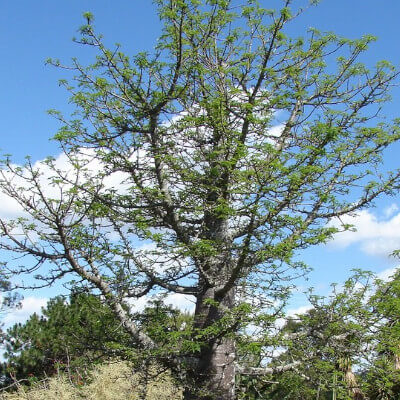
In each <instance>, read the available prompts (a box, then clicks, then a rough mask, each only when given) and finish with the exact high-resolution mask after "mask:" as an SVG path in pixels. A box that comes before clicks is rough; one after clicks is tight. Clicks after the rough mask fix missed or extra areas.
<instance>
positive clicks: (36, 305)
mask: <svg viewBox="0 0 400 400" xmlns="http://www.w3.org/2000/svg"><path fill="white" fill-rule="evenodd" d="M48 301H49V299H48V298H45V297H33V296H31V297H27V298H25V299H23V300H22V302H21V307H20V308H17V309H14V310H11V311H9V312H7V313H6V314H5V316H4V318H3V319H2V322H3V323H4V326H5V328H8V327H10V326H13V325H14V324H17V323H24V322H25V321H27V320H28V319H29V317H30V316H31V315H32V314H33V313H36V314H39V315H40V314H41V313H42V307H46V305H47V302H48Z"/></svg>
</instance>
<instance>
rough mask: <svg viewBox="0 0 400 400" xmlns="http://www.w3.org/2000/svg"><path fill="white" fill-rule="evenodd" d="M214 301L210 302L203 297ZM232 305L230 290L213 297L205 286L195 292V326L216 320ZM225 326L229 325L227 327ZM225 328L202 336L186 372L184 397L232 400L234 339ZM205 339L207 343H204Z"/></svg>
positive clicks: (208, 324)
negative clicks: (211, 335)
mask: <svg viewBox="0 0 400 400" xmlns="http://www.w3.org/2000/svg"><path fill="white" fill-rule="evenodd" d="M207 299H208V300H212V301H218V305H210V304H208V303H207V301H206V302H205V300H207ZM233 306H234V292H233V291H230V292H228V293H227V294H226V295H225V296H224V298H222V299H215V296H214V290H213V289H212V288H209V289H207V290H205V291H204V293H203V295H201V296H199V298H198V300H197V305H196V311H195V326H196V328H199V329H200V330H202V329H205V328H207V327H209V326H211V325H212V324H214V323H218V321H220V320H221V318H222V317H223V315H224V311H227V310H231V309H232V307H233ZM224 328H225V327H224ZM227 329H228V330H229V327H228V328H227ZM226 333H227V332H226V331H224V332H221V334H220V336H219V335H218V334H217V335H216V337H215V338H213V339H212V340H211V341H209V342H208V341H207V340H205V341H204V342H205V343H206V344H204V346H203V347H202V349H201V351H200V354H199V357H198V359H197V363H196V365H195V367H194V368H193V369H192V370H191V371H190V372H189V373H188V383H187V387H186V388H185V392H184V399H185V400H195V399H196V400H200V399H201V400H234V399H235V398H236V395H235V357H236V354H235V341H234V340H233V339H232V338H229V335H228V337H227V336H226ZM207 342H208V343H207Z"/></svg>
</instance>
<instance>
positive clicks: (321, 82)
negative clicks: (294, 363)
mask: <svg viewBox="0 0 400 400" xmlns="http://www.w3.org/2000/svg"><path fill="white" fill-rule="evenodd" d="M155 3H156V5H157V6H158V13H159V17H160V20H161V23H162V27H163V28H162V34H161V37H160V38H159V40H158V41H157V44H156V45H155V47H154V51H152V52H146V51H143V52H140V53H138V54H136V55H134V56H133V57H128V56H127V55H125V54H124V53H123V52H122V51H121V48H120V46H119V45H116V46H115V48H112V49H110V48H107V47H106V45H105V44H104V42H103V40H102V37H101V35H99V34H97V33H96V31H95V29H94V27H93V25H92V20H93V18H92V16H91V15H90V14H88V13H86V14H85V15H84V16H85V18H86V21H85V22H86V24H85V25H84V26H82V27H81V29H80V34H81V36H80V38H79V39H77V40H76V41H77V42H78V43H80V44H82V45H84V46H89V47H93V48H95V49H96V50H97V57H96V58H95V59H94V60H93V61H92V63H91V64H89V65H87V66H85V65H82V64H81V63H80V62H79V61H78V60H76V59H73V60H72V62H71V66H69V67H68V68H69V69H72V70H73V71H74V72H75V74H74V78H73V79H72V81H71V82H69V81H66V80H63V81H61V82H60V83H61V85H62V86H64V87H65V88H66V89H67V90H68V91H69V92H70V93H71V103H72V104H74V105H75V107H76V111H75V112H74V114H73V115H72V116H70V117H64V116H63V115H62V114H61V113H57V112H52V114H53V115H55V117H56V118H58V119H59V120H60V122H61V124H62V126H61V128H60V130H59V132H58V133H57V135H56V136H55V139H56V140H58V141H59V143H60V147H61V148H62V149H63V152H64V154H65V159H66V160H68V166H67V170H62V168H60V166H59V165H58V163H57V160H54V159H51V158H49V159H47V160H45V161H43V162H42V163H33V162H32V161H31V160H29V159H28V160H27V162H26V165H25V166H23V167H18V166H15V164H14V163H12V161H11V160H10V158H9V157H6V158H5V159H4V160H3V162H2V163H1V164H0V168H1V169H0V188H1V190H2V191H3V192H4V193H5V194H7V195H8V196H10V197H12V198H14V199H15V200H17V201H18V202H19V204H21V205H22V207H23V209H24V211H25V214H26V217H24V218H20V219H17V220H15V221H1V222H2V223H1V225H0V226H1V228H0V229H1V230H0V249H1V250H6V251H7V252H8V253H12V254H14V255H15V256H16V259H15V260H11V261H10V256H9V255H7V259H8V268H9V269H10V270H12V271H13V272H14V273H20V274H23V273H27V272H29V270H28V269H25V268H21V265H23V262H21V256H22V257H23V256H27V257H30V258H29V262H31V260H32V257H33V258H35V259H36V261H37V266H36V268H37V269H38V270H39V269H40V270H41V272H38V274H37V276H36V279H37V281H38V285H51V284H53V283H54V281H55V280H57V279H62V278H65V276H66V275H69V276H71V280H72V286H74V282H77V281H80V282H82V281H83V282H84V285H86V286H87V287H89V288H90V289H93V290H94V291H96V293H98V292H99V291H100V292H101V294H102V295H103V297H104V299H105V301H106V302H107V304H108V306H109V307H110V309H111V310H112V312H113V313H114V315H115V316H116V317H117V318H118V319H119V321H120V322H121V325H122V326H123V328H124V330H125V332H126V333H127V334H128V335H129V336H130V338H131V343H132V344H135V345H137V346H138V347H139V348H140V350H141V353H142V354H143V355H146V356H147V357H149V358H150V357H156V358H157V359H158V360H159V361H160V362H163V363H165V366H166V367H171V365H172V367H173V371H174V373H176V375H177V376H178V377H180V378H182V377H183V378H182V380H185V379H186V385H187V386H186V389H187V390H188V391H190V390H192V391H193V390H194V389H193V388H194V387H195V388H196V390H198V391H197V392H196V393H195V394H194V393H192V397H190V396H191V395H190V393H189V392H188V393H189V394H187V396H188V397H189V398H193V397H196V396H197V397H198V398H206V399H208V398H209V397H210V395H209V393H210V392H212V393H213V395H216V396H217V397H218V396H220V397H221V398H227V397H229V396H231V395H230V394H229V393H232V388H231V387H228V386H229V385H232V384H233V383H232V382H233V381H234V376H233V375H234V368H233V367H232V366H233V365H234V361H235V360H234V359H235V339H237V337H238V336H239V337H240V336H242V335H243V336H244V337H246V335H245V332H246V326H251V327H253V326H256V327H257V328H259V329H260V328H262V329H263V328H267V330H266V332H265V334H264V335H263V336H262V337H261V339H260V342H261V346H259V347H258V348H257V351H259V352H260V354H259V356H260V358H262V354H261V353H262V352H261V350H260V347H264V348H265V347H267V346H268V345H269V344H270V343H271V340H272V343H273V344H274V345H275V344H276V343H277V342H278V338H273V339H271V338H270V336H271V335H269V334H270V331H271V330H272V329H273V327H272V321H273V320H274V319H276V318H275V317H276V316H277V315H279V314H281V311H282V309H283V307H284V306H285V302H286V301H287V296H288V294H289V292H290V289H291V288H292V284H291V283H290V281H291V280H292V279H293V278H294V277H296V276H298V275H301V274H304V273H305V272H306V271H307V268H306V267H305V266H304V264H302V263H300V262H297V261H296V260H297V259H298V254H299V252H300V251H301V250H302V249H305V248H307V247H310V246H314V245H318V244H320V243H325V242H326V241H328V240H329V239H330V238H331V237H332V235H333V234H334V233H335V232H336V231H337V229H336V228H332V227H331V226H330V225H329V224H328V223H329V222H330V221H331V220H332V218H339V219H340V217H341V216H343V215H346V214H349V213H351V212H355V211H357V210H359V209H362V208H363V207H367V206H369V205H370V204H371V203H372V202H373V201H374V200H375V199H376V198H377V197H378V196H379V195H381V194H393V193H395V192H396V191H397V190H398V188H399V187H400V171H399V170H394V171H388V169H387V168H386V165H385V163H384V157H383V154H384V152H385V150H386V149H387V148H390V147H391V146H392V145H393V144H394V143H396V142H398V141H399V139H400V120H399V119H395V120H394V121H393V122H388V121H385V118H384V117H383V115H382V113H381V110H383V109H384V105H385V102H387V101H389V100H390V97H389V92H390V89H391V87H392V86H393V84H394V83H395V81H396V80H397V77H398V71H397V70H396V69H395V68H394V67H393V66H392V65H391V64H390V63H388V62H386V61H385V62H379V63H377V64H376V66H375V67H373V68H371V67H370V66H367V65H364V64H362V63H361V62H360V59H361V58H362V57H363V53H364V52H365V51H366V50H367V48H368V45H369V44H370V43H371V42H373V41H374V40H375V39H374V37H372V36H364V37H362V38H360V39H356V40H349V39H345V38H341V37H339V36H337V35H335V34H334V33H330V32H328V33H323V32H319V31H318V30H316V29H310V30H308V31H305V32H303V35H302V36H301V37H289V36H288V32H289V30H288V29H287V26H288V24H290V23H291V21H292V20H293V19H294V18H296V16H297V15H299V14H301V12H302V11H303V8H302V6H305V5H307V4H309V3H311V4H314V3H316V1H310V2H309V1H306V0H304V1H298V2H291V1H285V2H282V3H281V2H280V4H281V7H278V8H277V9H276V10H270V9H265V8H263V7H262V5H261V2H258V1H254V0H248V1H245V2H244V3H240V2H235V1H233V0H156V1H155ZM49 63H50V64H53V65H54V66H56V67H61V68H62V67H63V65H62V64H61V63H60V62H59V61H57V60H54V61H52V60H49ZM277 115H279V122H278V120H277ZM377 171H381V172H379V173H377ZM47 186H50V187H51V191H48V190H46V187H47ZM343 228H344V229H349V228H350V227H349V226H348V225H345V226H343ZM15 232H21V234H20V233H18V234H15ZM33 238H34V239H33ZM8 253H7V254H8ZM364 278H365V277H363V276H361V275H360V276H359V278H357V280H358V281H359V280H361V281H362V280H363V279H364ZM362 287H364V286H362ZM162 293H174V294H178V295H189V296H192V299H193V300H194V302H195V303H196V307H195V315H194V318H193V319H194V320H193V322H190V324H188V325H187V326H188V327H189V328H185V327H183V323H182V322H179V321H178V322H177V323H175V322H173V320H174V318H176V317H177V316H176V315H174V312H173V311H172V310H170V309H168V308H165V307H160V305H157V304H154V310H152V311H148V316H151V318H153V319H154V321H155V322H154V324H153V323H152V324H149V323H148V321H147V320H146V318H144V317H143V316H141V315H138V314H135V313H131V312H129V308H128V307H127V303H126V301H127V299H130V300H131V301H133V302H136V301H139V300H140V299H141V298H144V297H145V296H148V295H153V294H158V295H160V294H162ZM350 293H352V295H353V297H350V296H349V294H350ZM364 295H365V290H364V291H362V290H361V291H360V290H359V289H358V288H357V287H356V286H355V283H354V282H348V283H347V284H346V285H345V288H344V291H343V293H335V296H334V300H332V302H326V303H324V304H322V303H321V304H320V303H319V302H318V301H317V299H315V298H314V301H313V305H314V311H312V312H310V313H309V314H307V315H306V316H304V317H302V318H301V319H300V321H299V323H300V326H299V327H298V328H296V329H299V330H303V332H306V330H307V329H314V330H315V331H317V332H319V335H314V336H306V337H305V338H303V340H302V342H294V341H293V345H291V343H292V342H291V341H290V340H289V341H288V343H287V346H288V348H289V353H290V354H292V355H293V357H294V359H296V358H300V359H302V360H303V359H304V357H305V354H307V353H310V354H311V355H312V358H311V359H312V360H313V362H314V363H315V366H318V368H320V369H321V370H322V371H323V373H322V375H321V377H322V378H323V380H324V383H323V384H324V385H325V384H326V385H328V384H327V383H326V382H328V381H329V379H331V378H332V374H333V371H334V372H335V374H333V375H334V377H335V379H338V381H340V379H341V377H340V376H339V375H337V374H340V373H342V375H344V378H345V377H346V376H347V375H346V373H345V372H344V367H343V365H345V364H346V365H347V364H348V363H349V362H350V361H352V362H353V356H354V355H356V354H357V352H358V351H359V348H360V347H359V346H360V343H362V341H361V339H362V338H363V337H364V334H365V335H366V336H365V337H368V335H367V334H366V332H365V328H364V327H363V323H362V322H363V320H364V319H367V317H368V316H369V315H370V310H369V309H368V308H366V307H364V305H363V303H362V299H363V296H364ZM242 303H243V304H242ZM250 303H251V304H250ZM249 304H250V305H251V306H249ZM60 307H61V306H60ZM357 310H358V311H357ZM327 313H328V315H331V316H332V317H331V318H325V319H323V316H324V315H326V314H327ZM329 313H331V314H329ZM31 323H32V326H35V327H38V328H39V327H41V326H42V324H44V322H43V321H42V320H41V319H40V318H36V320H32V322H31ZM268 324H269V325H268ZM307 327H308V328H307ZM146 330H147V331H146ZM95 332H97V331H95ZM346 332H350V333H351V335H350V336H349V335H348V334H347V333H346ZM98 333H99V332H98ZM345 333H346V335H345ZM341 335H345V336H346V340H347V341H346V346H344V345H343V343H342V342H340V341H339V342H340V343H339V344H338V343H337V342H335V341H333V342H332V343H331V341H330V339H331V338H332V337H341ZM368 338H370V337H368ZM328 339H329V340H328ZM241 340H242V338H241V339H240V340H236V342H240V341H241ZM368 340H369V339H368ZM360 341H361V342H360ZM242 342H244V340H242ZM294 343H296V346H295V345H294ZM255 347H257V346H255ZM316 349H318V351H317V350H316ZM133 352H134V351H132V353H133ZM289 353H286V354H285V356H284V355H282V357H280V358H278V359H277V360H276V362H278V361H281V362H287V361H288V360H290V359H291V358H290V357H289V355H288V354H289ZM224 357H225V359H224V360H221V358H224ZM285 357H286V358H285ZM33 358H34V357H33ZM188 360H189V361H190V362H189V361H188ZM320 363H321V364H320ZM336 364H337V365H341V366H342V367H333V366H334V365H336ZM272 365H273V366H275V362H272ZM317 370H318V371H319V369H317ZM317 370H313V371H311V372H310V373H309V375H310V376H311V377H312V379H313V381H312V382H313V383H312V384H313V385H314V386H313V387H315V385H316V382H315V379H314V378H315V377H317V376H318V373H317ZM342 370H343V371H342ZM302 372H303V373H304V374H305V375H306V376H307V374H308V371H307V370H306V367H304V366H303V371H302ZM336 373H337V374H336ZM229 374H230V378H227V376H228V375H229ZM328 378H329V379H328ZM344 378H343V379H344ZM218 379H224V382H225V383H226V382H230V383H226V385H225V387H224V388H222V389H221V388H220V386H219V384H218V383H217V380H218ZM310 379H311V378H310ZM325 381H326V382H325ZM335 382H336V381H335ZM326 387H328V386H326ZM220 389H221V390H222V392H223V393H222V394H221V395H219V394H215V393H214V392H215V391H216V390H220ZM335 390H336V389H335ZM338 390H339V389H338ZM205 393H208V394H205ZM304 393H306V392H304ZM304 395H306V394H304Z"/></svg>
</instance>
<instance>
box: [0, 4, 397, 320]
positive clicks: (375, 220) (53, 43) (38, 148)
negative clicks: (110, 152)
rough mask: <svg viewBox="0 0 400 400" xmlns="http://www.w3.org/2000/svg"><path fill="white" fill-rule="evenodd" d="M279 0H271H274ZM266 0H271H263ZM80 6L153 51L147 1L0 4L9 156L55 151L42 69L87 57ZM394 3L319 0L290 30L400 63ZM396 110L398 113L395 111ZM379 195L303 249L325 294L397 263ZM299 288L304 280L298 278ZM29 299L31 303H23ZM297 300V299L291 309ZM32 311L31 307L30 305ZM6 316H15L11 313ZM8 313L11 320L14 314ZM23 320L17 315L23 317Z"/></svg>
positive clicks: (53, 85) (154, 23)
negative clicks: (358, 41) (51, 62)
mask: <svg viewBox="0 0 400 400" xmlns="http://www.w3.org/2000/svg"><path fill="white" fill-rule="evenodd" d="M272 2H273V3H275V4H276V3H277V0H273V1H272ZM265 3H266V4H267V5H269V4H271V1H270V0H268V1H267V0H265ZM84 11H91V12H92V13H93V14H94V15H95V26H96V28H97V30H98V31H99V32H102V33H103V34H104V36H105V40H106V42H107V43H110V44H112V43H115V42H119V43H121V44H122V46H123V50H124V51H125V52H126V53H127V54H134V53H135V52H137V51H140V50H151V48H152V46H153V45H154V43H155V40H156V38H157V36H158V33H159V31H160V26H159V22H158V18H157V16H156V14H155V12H154V11H155V8H154V6H153V5H152V4H151V1H150V0H129V1H127V0H124V1H114V2H111V1H109V0H58V1H54V0H39V1H36V2H33V1H31V0H14V1H2V2H0V51H1V54H2V57H1V61H0V76H1V90H0V121H1V125H0V127H1V134H0V138H1V140H0V149H1V150H2V152H6V153H11V154H13V156H14V160H15V161H16V162H18V163H20V162H22V161H23V158H24V156H25V155H28V154H29V155H31V156H32V158H33V160H40V159H43V158H44V157H45V156H47V155H54V156H56V155H57V154H58V153H59V151H58V149H57V147H56V143H54V142H51V141H49V138H50V137H51V136H53V135H54V134H55V133H56V131H57V128H58V122H57V121H55V120H54V119H52V118H51V117H49V116H48V115H47V114H46V110H48V109H50V108H55V109H59V110H61V111H64V112H68V111H70V110H71V108H70V106H69V104H68V94H67V93H66V92H65V91H64V90H63V89H61V88H59V87H58V79H61V78H65V74H64V73H63V71H61V70H57V69H54V68H52V67H49V66H45V63H44V62H45V60H46V59H47V58H48V57H54V58H59V59H61V60H62V61H65V62H68V60H70V59H71V58H72V57H78V58H79V59H80V60H83V62H84V61H85V60H89V59H90V58H88V55H87V53H86V51H84V49H82V48H81V47H80V46H78V45H76V44H74V43H72V41H71V38H72V37H73V36H74V35H76V31H77V29H78V27H79V26H80V25H81V24H82V23H83V19H82V17H81V15H82V13H83V12H84ZM399 15H400V2H399V1H398V0H384V1H382V2H380V3H377V2H376V0H351V1H348V0H323V1H322V2H321V4H320V6H318V7H315V8H312V9H310V10H309V11H308V12H307V13H306V14H305V15H304V16H302V17H301V19H299V21H298V22H296V24H294V25H293V27H292V28H291V31H292V33H294V34H298V35H302V34H303V33H304V29H305V28H308V27H311V26H312V27H316V28H318V29H320V30H323V31H335V32H336V33H338V34H340V35H343V36H346V37H351V38H356V37H359V36H361V35H363V34H367V33H371V34H374V35H376V36H378V38H379V41H378V42H377V43H374V44H373V45H371V48H370V51H369V53H368V56H366V57H365V61H366V62H367V63H368V64H371V65H373V64H374V63H375V62H376V61H378V60H380V59H387V60H389V61H392V62H393V63H394V64H395V65H398V66H400V24H399V21H398V16H399ZM398 104H399V93H394V98H393V101H392V103H391V104H390V105H389V106H388V108H387V110H386V113H387V115H388V117H390V118H391V117H394V116H396V115H399V116H400V110H399V107H398ZM396 113H397V114H396ZM387 162H388V164H389V165H392V166H394V167H396V164H397V162H398V157H397V155H396V152H391V153H390V154H388V159H387ZM398 200H399V199H398V198H385V199H382V200H380V201H379V202H378V203H377V207H376V208H374V209H370V210H368V211H366V212H364V213H363V214H361V216H360V217H359V218H358V219H356V220H355V221H354V222H355V223H356V224H358V225H359V227H360V230H359V232H358V233H356V234H354V235H353V236H351V237H350V236H342V237H341V238H338V239H337V240H336V241H335V242H334V243H331V244H329V245H327V246H320V247H318V248H317V249H312V250H307V251H306V252H304V253H303V254H302V255H301V257H302V258H303V259H304V260H305V261H306V262H308V263H309V264H310V265H312V266H313V267H314V272H313V273H312V274H311V275H310V282H309V284H311V285H313V286H315V287H316V288H317V289H318V290H320V291H321V292H327V291H328V287H329V283H330V282H333V281H335V282H341V281H343V280H344V279H345V277H346V276H348V274H349V271H350V269H351V268H365V269H372V270H374V271H376V272H379V273H382V272H383V271H387V270H390V269H391V268H393V267H395V265H396V263H397V262H396V260H393V259H390V258H388V257H387V254H388V253H389V251H390V250H391V249H392V250H393V249H394V248H396V243H398V247H399V248H400V214H399V213H400V211H399V210H398V209H397V206H399V208H400V202H399V201H398ZM301 285H302V287H303V283H301ZM55 293H56V292H55V291H54V290H53V291H44V292H38V293H34V294H33V293H27V296H28V297H29V298H30V299H31V300H29V302H26V303H27V306H26V308H25V310H22V311H20V315H22V314H23V315H24V316H26V315H27V314H28V313H29V312H31V311H32V310H34V309H35V307H36V306H35V304H36V305H38V306H39V305H43V301H42V300H38V301H37V302H36V303H35V298H37V299H40V298H45V297H49V296H51V295H53V294H55ZM28 303H29V304H28ZM301 305H303V298H302V296H300V295H297V297H296V296H295V298H294V300H293V307H298V306H301ZM36 308H37V307H36ZM10 318H11V321H15V320H16V318H17V314H15V316H14V317H12V316H10ZM12 318H14V319H12ZM21 318H22V317H21Z"/></svg>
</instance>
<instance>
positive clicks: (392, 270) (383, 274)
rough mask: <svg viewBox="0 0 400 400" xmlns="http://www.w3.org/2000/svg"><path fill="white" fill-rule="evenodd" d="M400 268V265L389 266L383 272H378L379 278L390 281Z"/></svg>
mask: <svg viewBox="0 0 400 400" xmlns="http://www.w3.org/2000/svg"><path fill="white" fill-rule="evenodd" d="M399 268H400V266H397V267H394V268H388V269H385V270H383V271H381V272H379V274H377V275H376V276H377V278H379V279H381V280H383V281H385V282H388V281H390V280H391V278H393V275H394V274H395V273H396V272H397V271H398V269H399Z"/></svg>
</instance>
